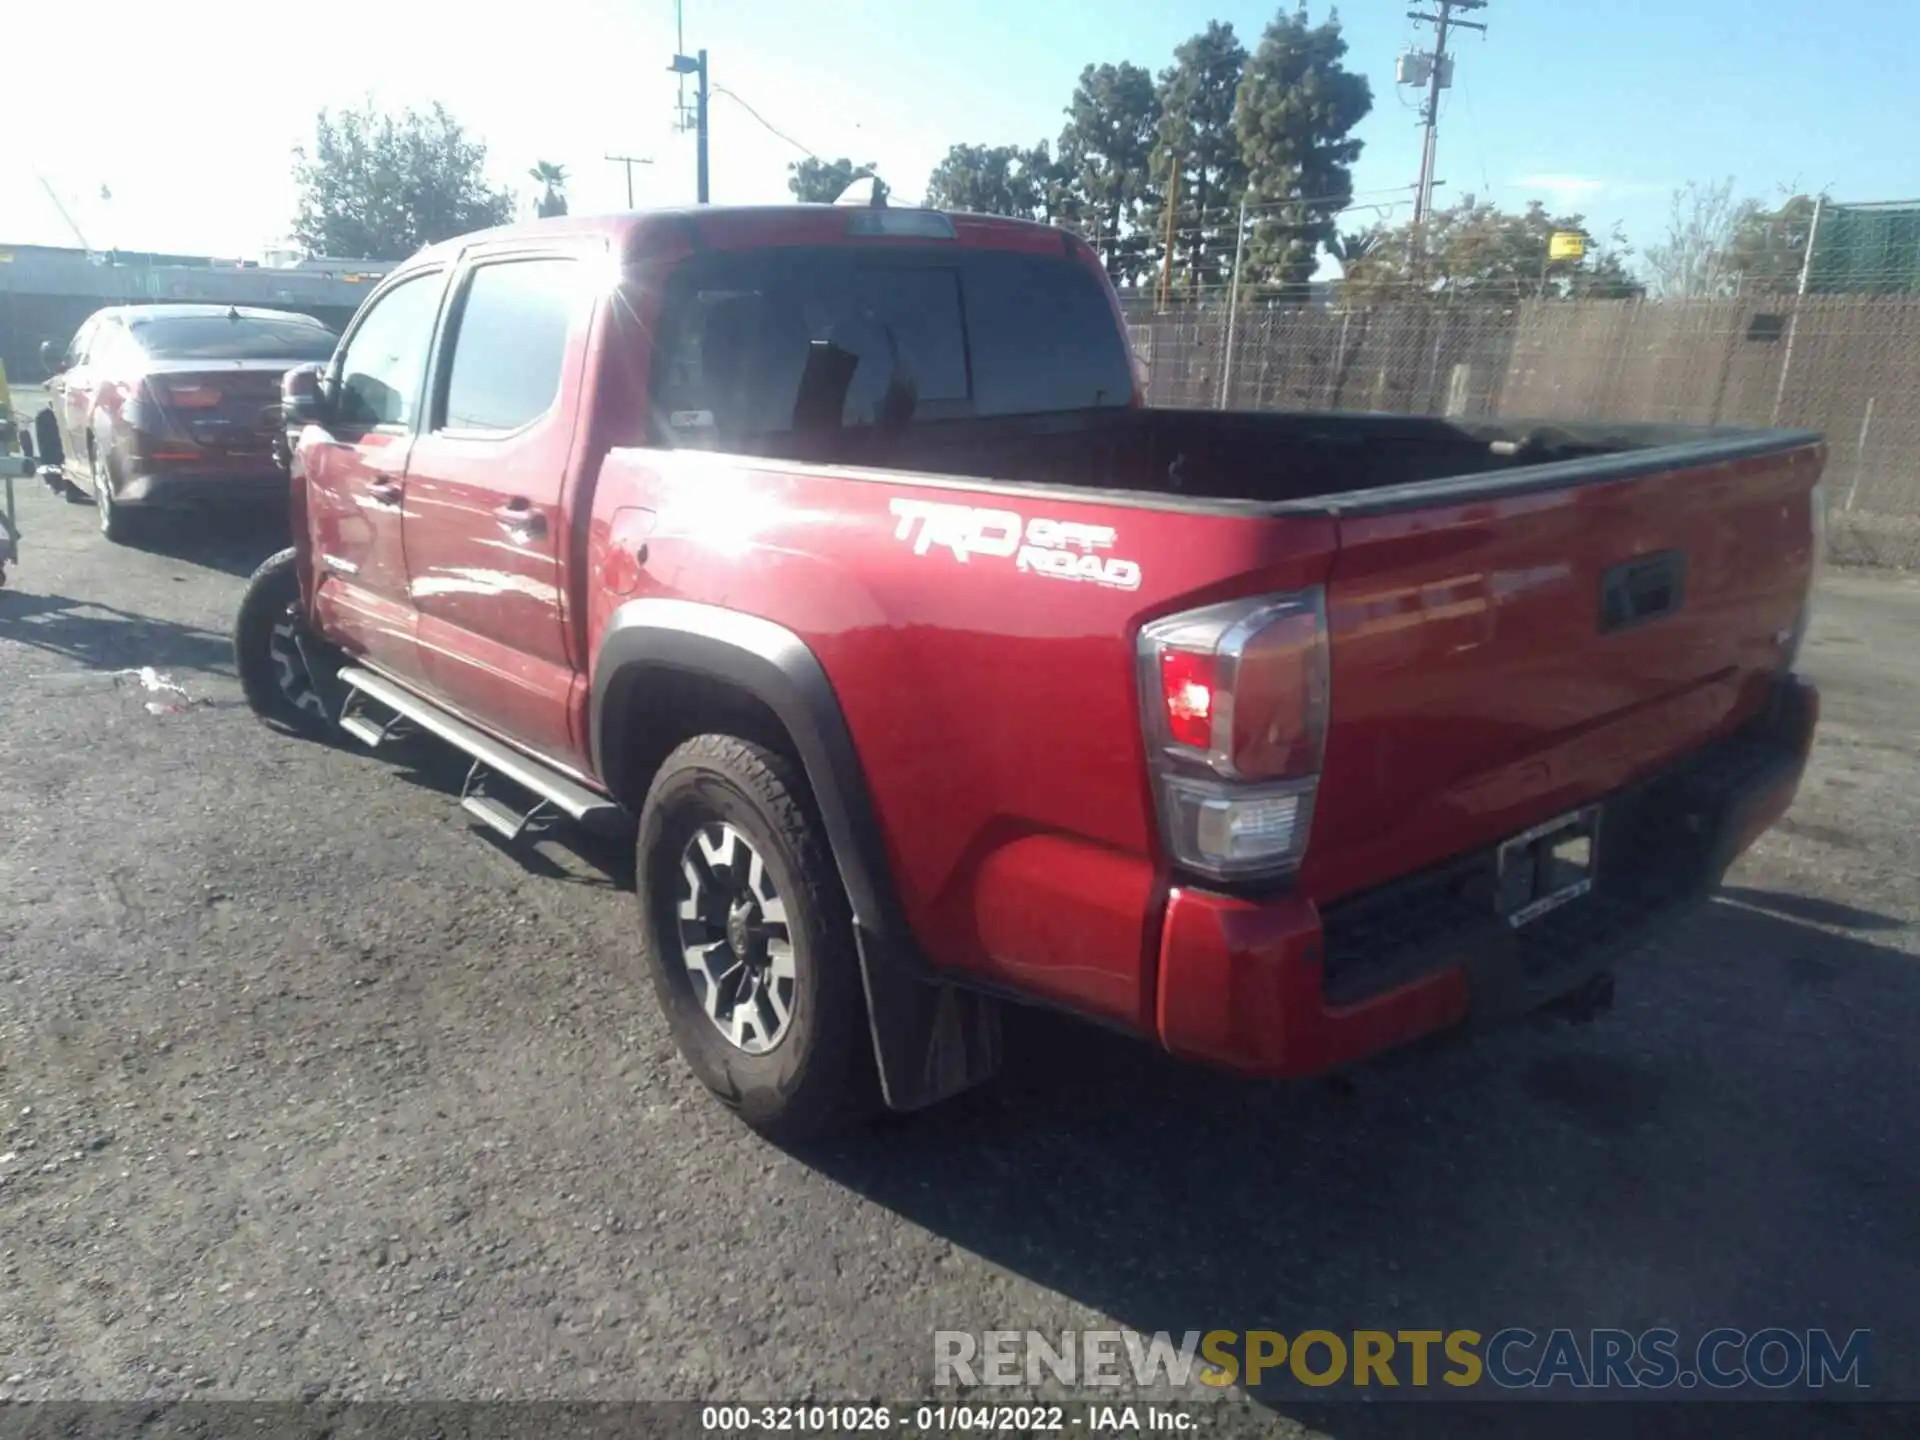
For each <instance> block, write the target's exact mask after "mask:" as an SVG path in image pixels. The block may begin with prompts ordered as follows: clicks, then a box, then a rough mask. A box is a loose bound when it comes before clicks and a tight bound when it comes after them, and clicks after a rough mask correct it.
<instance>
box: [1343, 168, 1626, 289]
mask: <svg viewBox="0 0 1920 1440" xmlns="http://www.w3.org/2000/svg"><path fill="white" fill-rule="evenodd" d="M1563 231H1570V232H1573V233H1575V234H1579V235H1583V236H1587V238H1588V243H1587V247H1586V253H1585V254H1584V255H1583V256H1581V257H1580V258H1579V259H1577V260H1553V259H1551V258H1550V257H1549V245H1550V244H1551V241H1552V238H1553V236H1554V234H1555V233H1556V232H1563ZM1423 242H1424V243H1423V247H1422V258H1421V260H1420V262H1419V265H1418V270H1417V271H1416V270H1415V269H1414V268H1413V267H1414V260H1413V255H1414V248H1413V233H1412V226H1411V224H1405V225H1397V226H1392V227H1388V226H1376V227H1374V229H1373V230H1371V231H1368V232H1366V233H1365V234H1364V235H1346V236H1339V237H1336V239H1335V240H1334V241H1333V242H1332V244H1331V245H1330V246H1329V249H1330V250H1331V251H1332V253H1333V255H1334V257H1335V258H1336V259H1338V260H1339V261H1340V262H1341V264H1342V266H1343V268H1344V271H1345V274H1344V275H1343V277H1342V279H1341V282H1340V298H1341V300H1342V301H1345V302H1347V303H1350V304H1359V305H1375V304H1383V303H1389V302H1393V303H1404V302H1407V301H1411V300H1428V301H1431V300H1489V301H1501V302H1512V301H1514V300H1521V299H1528V298H1532V297H1534V296H1546V297H1549V298H1568V299H1576V298H1577V299H1625V298H1629V297H1632V296H1635V295H1639V294H1641V293H1642V292H1643V289H1644V287H1643V286H1642V285H1641V284H1640V282H1639V281H1638V280H1636V279H1634V277H1633V275H1632V273H1631V272H1630V271H1629V269H1628V267H1627V259H1628V257H1629V255H1630V254H1631V252H1630V251H1629V250H1628V249H1627V247H1626V244H1625V241H1624V240H1623V239H1622V238H1621V237H1620V235H1619V234H1618V233H1617V232H1616V233H1615V234H1614V235H1613V236H1611V237H1609V238H1608V239H1607V240H1606V241H1603V242H1600V243H1595V241H1594V240H1593V237H1592V236H1591V235H1590V234H1589V233H1588V230H1587V225H1586V219H1585V217H1584V216H1581V215H1554V214H1551V213H1550V212H1549V211H1548V210H1547V207H1546V206H1545V205H1544V204H1542V203H1541V202H1540V201H1538V200H1532V201H1529V202H1528V203H1527V208H1526V209H1525V210H1523V211H1511V210H1502V209H1500V208H1499V207H1498V206H1496V205H1492V204H1489V203H1488V202H1486V201H1482V200H1479V199H1476V198H1475V197H1474V196H1472V195H1463V196H1462V197H1461V198H1460V200H1459V201H1458V202H1457V203H1456V204H1454V205H1451V206H1449V207H1448V208H1446V209H1444V210H1436V211H1434V212H1433V214H1432V215H1430V216H1429V217H1428V219H1427V223H1426V226H1425V235H1424V236H1423Z"/></svg>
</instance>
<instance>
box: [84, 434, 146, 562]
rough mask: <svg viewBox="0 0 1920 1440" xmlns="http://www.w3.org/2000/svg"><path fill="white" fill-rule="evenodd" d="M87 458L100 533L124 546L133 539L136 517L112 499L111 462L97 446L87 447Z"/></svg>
mask: <svg viewBox="0 0 1920 1440" xmlns="http://www.w3.org/2000/svg"><path fill="white" fill-rule="evenodd" d="M89 457H90V458H91V460H92V462H93V508H94V510H95V512H96V513H97V514H98V515H99V517H100V533H101V534H102V535H104V536H106V537H107V539H108V540H110V541H112V542H113V543H114V544H116V545H125V544H126V543H127V542H128V541H130V540H132V539H133V532H134V529H135V526H136V523H137V517H135V516H134V515H133V514H132V513H131V512H130V511H129V510H128V509H127V507H126V506H124V505H122V504H120V502H119V501H117V500H116V499H114V496H113V466H112V462H111V461H109V460H108V459H107V457H106V456H104V455H102V454H101V453H100V451H99V448H98V447H97V446H91V447H89Z"/></svg>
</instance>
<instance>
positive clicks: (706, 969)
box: [679, 822, 799, 1055]
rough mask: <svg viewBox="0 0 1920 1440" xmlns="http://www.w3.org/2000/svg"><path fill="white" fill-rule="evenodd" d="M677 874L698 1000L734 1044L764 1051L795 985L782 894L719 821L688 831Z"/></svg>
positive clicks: (782, 1031)
mask: <svg viewBox="0 0 1920 1440" xmlns="http://www.w3.org/2000/svg"><path fill="white" fill-rule="evenodd" d="M680 876H681V891H680V911H679V915H680V955H681V960H682V963H684V964H685V966H686V969H687V976H688V978H689V979H690V980H691V981H692V982H693V989H694V994H695V996H696V997H697V998H698V1000H699V1002H700V1008H701V1009H702V1010H704V1011H705V1012H706V1015H707V1018H708V1019H709V1020H711V1021H712V1022H713V1024H714V1026H715V1028H716V1029H718V1030H719V1031H720V1033H721V1034H722V1035H724V1036H726V1038H727V1040H728V1042H729V1043H730V1044H732V1045H733V1046H734V1047H735V1048H736V1049H739V1050H741V1051H743V1052H745V1053H746V1054H748V1055H764V1054H766V1053H767V1052H768V1051H769V1050H771V1049H773V1048H774V1047H775V1046H776V1045H778V1044H779V1043H780V1042H781V1040H783V1039H785V1038H786V1034H787V1031H788V1029H789V1028H790V1027H791V1025H792V1023H793V1007H794V1001H795V998H796V994H797V991H798V988H799V986H798V979H797V975H796V972H795V969H794V957H793V936H792V933H791V931H790V930H789V929H788V928H787V907H786V902H785V901H784V900H783V899H782V898H781V895H780V892H779V889H778V888H777V887H776V886H775V885H774V883H773V876H772V874H771V872H770V871H769V870H768V868H767V863H766V861H765V859H764V858H763V857H762V856H761V854H760V852H759V851H758V850H756V849H754V848H753V845H752V843H751V842H750V841H749V840H748V839H747V837H746V836H745V835H743V834H741V833H740V831H739V830H737V829H735V828H734V827H733V826H732V825H729V824H726V823H724V822H715V823H713V824H709V825H703V826H701V827H700V829H698V830H696V831H695V832H694V834H693V837H692V838H691V839H690V840H688V841H687V844H686V848H685V849H684V850H682V851H681V855H680Z"/></svg>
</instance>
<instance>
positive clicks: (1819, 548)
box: [1780, 484, 1831, 672]
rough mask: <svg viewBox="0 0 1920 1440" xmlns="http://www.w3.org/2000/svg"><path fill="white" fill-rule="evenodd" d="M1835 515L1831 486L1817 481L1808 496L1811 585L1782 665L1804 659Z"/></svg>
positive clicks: (1788, 666) (1784, 668)
mask: <svg viewBox="0 0 1920 1440" xmlns="http://www.w3.org/2000/svg"><path fill="white" fill-rule="evenodd" d="M1830 523H1831V518H1830V515H1829V512H1828V509H1827V489H1826V486H1825V485H1818V484H1817V485H1815V486H1814V487H1813V489H1812V491H1811V492H1810V493H1809V494H1808V496H1807V526H1808V530H1809V537H1808V538H1809V543H1810V544H1811V546H1812V553H1811V555H1810V556H1809V560H1808V565H1807V589H1806V593H1805V594H1803V595H1802V596H1801V597H1800V613H1799V614H1798V615H1797V616H1795V617H1794V622H1793V629H1792V630H1791V631H1790V632H1788V635H1787V639H1786V643H1785V644H1784V645H1782V646H1781V648H1780V669H1781V670H1782V671H1783V672H1785V671H1788V670H1792V669H1793V668H1794V667H1795V666H1797V665H1798V664H1799V663H1800V648H1801V646H1803V645H1805V644H1806V641H1807V631H1808V629H1809V628H1810V627H1811V626H1812V625H1813V592H1814V590H1815V588H1816V587H1818V585H1819V584H1820V577H1821V576H1822V575H1824V574H1825V573H1826V569H1827V528H1828V526H1829V524H1830Z"/></svg>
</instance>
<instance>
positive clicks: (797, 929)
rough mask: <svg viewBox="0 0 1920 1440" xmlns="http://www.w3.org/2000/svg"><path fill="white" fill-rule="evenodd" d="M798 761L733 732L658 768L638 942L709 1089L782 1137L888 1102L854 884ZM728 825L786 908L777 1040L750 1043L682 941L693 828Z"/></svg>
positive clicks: (644, 829) (642, 864)
mask: <svg viewBox="0 0 1920 1440" xmlns="http://www.w3.org/2000/svg"><path fill="white" fill-rule="evenodd" d="M805 794H806V792H805V787H804V785H803V783H802V782H801V780H800V776H799V774H798V771H797V767H796V766H795V764H794V762H793V761H792V760H790V759H789V758H787V757H786V756H784V755H781V754H778V753H777V752H775V751H772V750H769V749H767V748H765V747H763V746H760V745H755V744H751V743H749V742H747V741H745V740H740V739H737V738H735V737H733V736H730V735H700V736H696V737H695V738H694V739H692V740H689V741H687V742H686V743H685V744H683V745H681V746H680V747H679V748H678V749H676V750H675V751H674V752H673V753H672V754H671V755H669V756H668V757H667V759H666V762H665V763H664V764H663V765H661V767H660V769H659V771H658V772H657V773H656V774H655V775H654V778H653V783H652V785H651V786H650V787H649V789H648V792H647V798H646V803H645V805H644V806H643V807H642V809H641V813H640V832H639V838H638V842H637V846H636V850H637V855H636V871H637V876H636V889H637V892H638V896H639V901H640V920H641V932H640V933H641V942H640V948H641V954H642V957H643V958H644V961H645V964H646V968H647V970H648V972H649V974H650V975H651V977H652V980H653V986H654V993H655V995H656V996H657V997H658V999H659V1002H660V1008H661V1010H662V1011H663V1012H664V1013H665V1015H666V1018H667V1024H668V1027H669V1028H670V1029H671V1031H672V1033H673V1038H674V1043H675V1044H676V1045H677V1046H678V1047H679V1050H680V1053H681V1055H682V1057H684V1058H685V1060H686V1062H687V1064H688V1066H689V1067H690V1068H691V1069H692V1070H693V1072H694V1074H695V1075H696V1076H698V1077H699V1079H700V1081H701V1082H702V1083H703V1084H704V1085H706V1087H707V1088H708V1089H709V1090H711V1091H713V1093H714V1094H715V1095H716V1096H718V1097H719V1098H720V1099H721V1100H722V1101H723V1102H724V1103H726V1104H727V1105H728V1106H730V1107H732V1108H733V1109H734V1110H735V1111H737V1112H738V1113H739V1115H740V1117H741V1119H743V1120H744V1121H746V1123H747V1124H748V1125H750V1126H752V1127H753V1128H754V1129H755V1130H757V1131H759V1132H760V1133H761V1134H763V1135H765V1136H767V1137H768V1138H770V1139H774V1140H776V1141H779V1142H782V1143H788V1142H793V1141H799V1140H804V1139H807V1138H809V1137H812V1136H817V1135H820V1134H822V1133H824V1132H826V1131H829V1130H833V1129H838V1128H841V1127H843V1126H847V1125H850V1124H853V1123H855V1122H857V1121H858V1120H860V1119H862V1118H864V1117H865V1116H867V1115H869V1114H870V1113H872V1111H873V1110H874V1108H875V1107H876V1105H877V1104H878V1101H879V1086H878V1080H877V1075H876V1071H875V1068H874V1060H873V1042H872V1037H871V1034H870V1033H869V1031H868V1028H867V1014H866V1000H865V995H864V992H863V990H862V987H861V981H860V968H859V957H858V954H857V952H856V950H855V947H854V936H853V920H852V915H851V912H850V910H849V908H848V905H847V897H846V891H845V890H844V888H843V887H842V885H841V883H840V876H839V872H838V871H837V870H836V868H835V866H834V863H833V857H832V854H831V852H830V851H829V849H828V847H827V844H826V842H825V840H824V838H823V837H822V835H821V831H820V826H819V823H818V821H817V820H816V819H815V818H814V816H813V815H812V813H811V810H810V807H809V805H808V804H807V803H806V800H805V798H804V797H805ZM712 826H730V827H732V829H734V830H735V831H737V832H738V833H739V834H740V836H741V837H742V838H744V839H745V841H746V842H747V843H748V845H750V846H751V847H752V850H753V851H756V852H758V855H759V856H760V857H761V859H762V861H763V862H764V865H765V867H766V871H767V873H768V874H769V875H770V877H771V880H772V885H773V888H774V890H775V892H776V893H777V894H778V896H779V897H780V900H781V903H782V905H783V907H784V910H785V915H786V920H785V922H784V928H785V931H786V934H787V936H788V938H789V940H790V942H791V950H792V957H793V969H794V972H795V973H794V997H793V1001H792V1004H791V1007H790V1009H791V1019H790V1020H788V1021H787V1022H785V1029H784V1032H783V1033H782V1034H781V1035H780V1037H779V1038H778V1040H777V1041H776V1042H775V1043H774V1044H773V1045H772V1047H771V1048H770V1049H767V1050H766V1051H765V1052H764V1053H761V1054H750V1053H747V1052H746V1051H745V1050H743V1049H741V1048H739V1047H738V1046H737V1045H736V1044H735V1043H734V1042H733V1041H730V1040H729V1039H728V1037H727V1036H726V1035H725V1034H723V1033H722V1031H721V1029H720V1027H719V1025H718V1023H717V1022H716V1021H715V1020H714V1019H713V1018H710V1016H709V1014H708V1012H707V1010H706V1009H705V1008H703V1005H702V1003H701V999H700V997H699V995H698V994H697V993H696V989H695V983H694V981H693V978H692V976H691V974H690V972H689V969H688V965H687V962H686V959H685V950H684V948H683V940H682V929H681V917H680V902H681V900H682V898H683V896H684V895H685V894H686V893H687V889H686V886H687V882H686V881H685V879H684V878H683V872H682V863H683V857H684V855H685V853H686V849H687V846H688V845H689V844H690V843H692V841H693V838H694V836H695V835H696V833H698V832H700V831H702V830H703V828H707V827H712Z"/></svg>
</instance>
